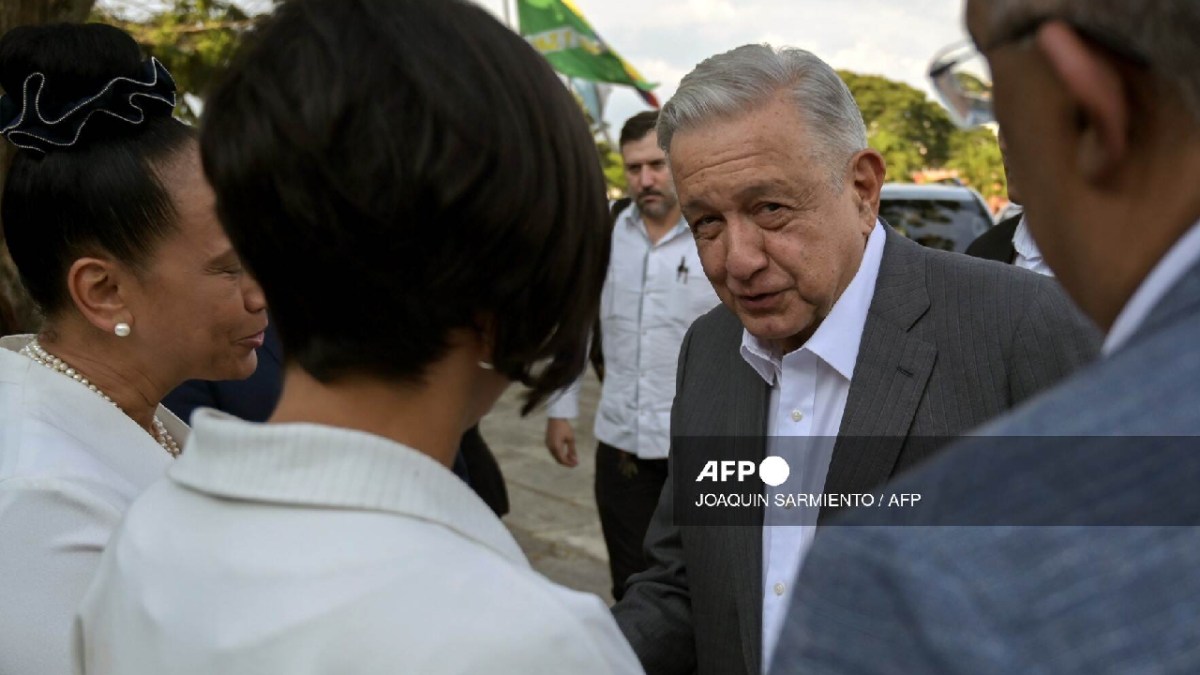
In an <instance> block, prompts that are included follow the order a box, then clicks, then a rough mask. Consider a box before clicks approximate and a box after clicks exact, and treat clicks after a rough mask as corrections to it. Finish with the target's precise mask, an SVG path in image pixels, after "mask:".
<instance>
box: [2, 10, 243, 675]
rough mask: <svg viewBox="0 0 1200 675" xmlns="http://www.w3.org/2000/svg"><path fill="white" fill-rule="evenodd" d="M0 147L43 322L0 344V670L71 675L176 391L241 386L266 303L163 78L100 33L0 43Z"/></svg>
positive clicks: (27, 277)
mask: <svg viewBox="0 0 1200 675" xmlns="http://www.w3.org/2000/svg"><path fill="white" fill-rule="evenodd" d="M0 84H2V85H3V87H4V90H5V91H6V92H7V93H6V94H5V95H4V97H3V99H0V131H2V132H3V135H4V136H5V138H6V139H7V140H8V142H10V143H12V144H13V145H14V146H16V147H18V148H19V150H18V152H17V153H16V155H15V157H14V160H13V163H12V167H11V170H10V172H9V174H8V176H7V180H6V182H5V185H4V201H3V213H2V216H3V222H4V237H5V241H6V243H7V245H8V248H9V250H10V252H11V254H12V258H13V260H14V262H15V264H16V268H17V269H18V271H19V273H20V276H21V280H22V282H23V285H24V287H25V288H26V289H28V292H29V295H30V296H31V297H32V298H33V300H34V301H35V302H36V303H37V304H38V306H39V307H40V309H41V310H42V312H43V313H44V315H45V324H44V326H43V328H42V330H41V332H40V333H39V334H38V335H36V336H32V335H21V336H10V337H6V338H4V339H2V340H0V547H2V548H3V550H4V554H3V555H0V598H3V601H2V602H0V672H3V673H46V674H48V675H53V674H56V673H68V672H71V669H70V665H69V663H70V662H69V658H68V655H69V651H68V647H69V640H68V638H69V635H70V626H71V620H72V617H73V615H74V612H75V609H76V607H77V606H78V604H79V601H80V600H81V599H82V597H83V592H84V590H85V588H86V586H87V583H88V581H89V580H90V579H91V577H92V574H93V573H94V571H95V567H96V564H97V563H98V561H99V558H100V553H101V551H102V550H103V548H104V546H105V543H106V542H107V541H108V538H109V535H110V533H111V532H112V530H113V529H114V528H115V527H116V524H117V522H118V521H119V520H120V519H121V517H122V515H123V514H124V512H125V509H126V508H127V507H128V505H129V504H130V502H132V501H133V498H134V497H136V496H137V495H138V494H139V493H140V492H141V491H142V490H143V489H144V488H145V487H146V486H148V485H149V484H150V483H151V482H152V481H153V480H155V479H156V478H159V477H160V476H161V475H162V473H163V472H164V470H165V469H166V467H167V466H168V465H169V464H170V462H171V459H172V458H173V457H174V456H176V455H178V454H179V452H180V448H181V447H182V445H183V443H184V440H185V436H186V434H187V427H186V426H185V425H184V424H183V423H182V422H180V421H179V419H178V418H176V417H175V416H174V415H172V414H171V413H170V412H169V411H168V410H167V409H165V408H163V407H161V406H160V405H159V401H160V400H161V399H162V398H163V396H164V395H165V394H166V393H167V392H168V391H170V390H171V389H173V388H175V387H176V386H178V385H179V384H180V383H181V382H183V381H184V380H186V379H188V378H193V377H204V378H213V379H229V378H239V377H246V376H248V375H250V374H251V373H252V372H253V371H254V367H255V362H256V358H255V351H254V350H255V348H256V347H257V346H258V345H260V344H261V343H262V339H263V329H264V328H266V324H267V319H266V313H265V305H264V301H263V296H262V292H261V290H260V289H259V287H258V285H257V284H256V283H255V282H254V281H253V280H252V279H251V278H250V277H249V276H248V275H247V274H246V273H245V272H244V270H243V269H242V266H241V263H240V262H239V260H238V256H237V254H236V253H235V252H234V251H233V248H232V246H231V245H230V243H229V240H228V238H227V237H226V236H225V233H224V232H223V231H222V230H221V228H220V225H219V224H218V223H217V220H216V215H215V212H214V211H213V195H212V191H211V189H210V188H209V187H208V184H207V183H206V182H205V179H204V176H203V174H202V172H201V167H200V160H199V150H198V146H197V143H196V139H195V134H194V132H193V130H192V129H191V128H189V127H188V126H186V125H184V124H182V123H180V122H178V121H176V120H174V119H172V117H171V113H172V110H173V107H174V103H175V89H174V82H173V81H172V79H171V76H170V74H169V73H167V71H166V69H165V68H163V67H162V65H161V64H160V63H158V62H157V61H154V60H145V58H144V57H143V55H142V54H141V52H140V50H139V48H138V45H137V43H136V42H134V40H133V38H131V37H130V36H129V35H127V34H125V33H123V32H122V31H120V30H118V29H116V28H112V27H109V26H104V25H99V24H91V25H67V24H61V25H46V26H39V27H24V28H16V29H13V30H11V31H9V32H8V33H7V34H6V35H5V36H4V37H3V39H2V40H0Z"/></svg>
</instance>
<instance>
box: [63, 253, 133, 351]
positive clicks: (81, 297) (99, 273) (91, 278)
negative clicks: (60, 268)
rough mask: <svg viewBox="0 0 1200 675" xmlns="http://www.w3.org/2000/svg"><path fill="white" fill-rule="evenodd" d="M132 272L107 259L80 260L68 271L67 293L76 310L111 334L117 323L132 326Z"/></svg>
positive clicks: (86, 258) (87, 258)
mask: <svg viewBox="0 0 1200 675" xmlns="http://www.w3.org/2000/svg"><path fill="white" fill-rule="evenodd" d="M130 281H131V279H130V277H129V272H128V271H127V270H125V268H124V267H123V266H121V265H119V264H117V263H115V262H114V261H112V260H109V259H106V258H90V257H85V258H79V259H78V260H76V261H75V262H74V263H72V264H71V268H70V269H69V270H67V291H68V292H69V293H70V294H71V300H72V301H74V303H75V308H76V309H77V310H79V313H80V314H81V315H83V318H85V319H87V321H88V323H90V324H92V325H93V326H95V327H96V328H99V329H100V330H102V331H104V332H106V333H112V332H113V329H114V327H115V326H116V325H117V324H118V323H127V324H130V325H132V324H133V319H134V317H133V312H132V310H131V308H130V307H129V306H128V305H127V304H126V298H125V293H127V292H128V285H129V282H130Z"/></svg>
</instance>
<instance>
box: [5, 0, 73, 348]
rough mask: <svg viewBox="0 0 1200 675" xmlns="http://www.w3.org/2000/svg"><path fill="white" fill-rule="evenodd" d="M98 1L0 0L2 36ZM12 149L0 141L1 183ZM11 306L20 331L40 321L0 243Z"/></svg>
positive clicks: (63, 18)
mask: <svg viewBox="0 0 1200 675" xmlns="http://www.w3.org/2000/svg"><path fill="white" fill-rule="evenodd" d="M94 2H95V0H0V35H3V34H5V33H7V32H8V31H9V29H11V28H15V27H17V26H27V25H31V24H39V23H51V22H56V21H82V20H83V19H85V18H87V15H88V12H90V11H91V10H92V5H93V4H94ZM12 153H13V148H12V146H11V145H9V144H8V143H7V142H3V141H0V185H3V184H4V179H5V177H6V175H7V173H8V164H9V161H10V160H11V157H12ZM3 306H7V307H10V308H11V310H10V311H11V312H12V314H13V318H14V319H15V320H16V324H17V326H18V327H19V330H22V331H32V330H34V329H35V328H36V327H37V326H38V324H39V323H40V319H39V318H38V315H37V310H36V309H35V308H34V306H33V303H32V302H30V300H29V296H27V295H26V294H25V291H24V289H23V288H21V283H20V280H19V278H18V276H17V271H16V268H15V267H14V266H13V264H12V259H11V258H10V257H9V255H8V247H6V246H0V314H3V313H4V307H3Z"/></svg>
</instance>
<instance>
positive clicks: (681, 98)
mask: <svg viewBox="0 0 1200 675" xmlns="http://www.w3.org/2000/svg"><path fill="white" fill-rule="evenodd" d="M781 91H787V92H789V93H790V94H791V97H792V100H793V101H794V102H795V104H796V108H797V110H799V112H800V116H801V119H803V120H804V121H805V122H806V123H807V124H808V126H809V128H810V129H811V131H812V135H813V138H815V139H817V144H816V145H817V147H815V148H813V152H814V155H815V157H814V159H816V160H817V161H819V162H821V163H822V164H824V165H825V166H826V167H827V168H828V169H829V171H830V173H831V175H832V178H833V180H834V182H835V184H837V183H838V182H840V178H841V174H842V172H843V171H844V170H845V168H846V166H845V165H846V163H847V162H849V161H850V157H852V156H853V155H854V153H856V152H858V151H860V150H863V149H864V148H866V147H867V128H866V125H864V124H863V118H862V111H860V110H859V109H858V105H857V104H856V103H855V102H854V97H853V96H852V95H851V94H850V89H849V88H848V87H846V83H845V82H842V78H840V77H838V74H837V73H836V72H834V70H833V68H830V67H829V64H827V63H825V62H824V61H822V60H821V59H819V58H817V56H816V55H814V54H813V53H811V52H807V51H805V50H803V49H796V48H793V47H783V48H780V49H775V48H773V47H771V46H770V45H767V44H760V45H743V46H741V47H738V48H737V49H734V50H732V51H728V52H725V53H724V54H718V55H716V56H712V57H709V58H707V59H705V60H704V61H702V62H701V63H700V65H698V66H696V68H695V69H694V70H692V72H690V73H688V74H687V75H686V76H684V78H683V81H682V82H680V83H679V89H678V90H677V91H676V92H675V95H674V96H672V97H671V100H670V101H667V104H666V105H665V106H663V109H662V113H661V114H660V115H659V118H658V144H659V145H660V146H661V147H662V149H663V151H664V152H668V153H669V152H670V147H671V138H672V137H673V136H674V135H675V133H676V132H678V131H682V130H686V129H690V128H693V127H696V126H699V125H701V124H703V123H704V122H706V121H711V120H714V119H728V118H730V117H735V116H737V115H739V114H741V113H745V112H748V111H750V110H753V109H755V108H757V107H759V106H763V105H766V104H767V103H769V102H770V101H771V99H772V97H774V96H775V95H776V94H777V93H779V92H781Z"/></svg>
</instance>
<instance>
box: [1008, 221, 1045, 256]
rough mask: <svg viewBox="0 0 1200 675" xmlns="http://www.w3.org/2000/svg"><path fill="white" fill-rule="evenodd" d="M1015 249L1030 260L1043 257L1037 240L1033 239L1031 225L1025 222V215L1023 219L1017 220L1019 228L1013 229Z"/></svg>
mask: <svg viewBox="0 0 1200 675" xmlns="http://www.w3.org/2000/svg"><path fill="white" fill-rule="evenodd" d="M1012 243H1013V249H1014V250H1015V251H1016V252H1017V254H1018V255H1020V256H1021V257H1023V258H1025V259H1026V260H1028V261H1029V262H1036V261H1039V260H1041V259H1042V252H1041V251H1040V250H1038V247H1037V242H1035V241H1034V240H1033V235H1032V234H1030V233H1029V227H1028V226H1027V225H1026V224H1025V216H1024V215H1022V216H1021V220H1019V221H1017V229H1016V230H1015V231H1013V238H1012Z"/></svg>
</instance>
